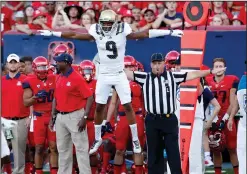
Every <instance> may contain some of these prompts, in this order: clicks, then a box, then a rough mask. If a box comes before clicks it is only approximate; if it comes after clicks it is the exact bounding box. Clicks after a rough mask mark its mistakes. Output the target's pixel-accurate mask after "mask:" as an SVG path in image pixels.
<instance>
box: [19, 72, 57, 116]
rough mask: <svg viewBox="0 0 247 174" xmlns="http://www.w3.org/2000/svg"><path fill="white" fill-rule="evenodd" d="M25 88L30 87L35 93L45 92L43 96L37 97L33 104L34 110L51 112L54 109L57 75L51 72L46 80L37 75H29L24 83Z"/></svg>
mask: <svg viewBox="0 0 247 174" xmlns="http://www.w3.org/2000/svg"><path fill="white" fill-rule="evenodd" d="M22 87H23V88H24V89H26V88H30V89H31V90H32V92H33V95H38V94H39V93H43V94H46V95H43V96H42V97H39V98H38V99H37V102H36V103H34V104H33V110H34V111H42V112H50V111H51V110H52V101H53V98H54V90H55V87H56V76H55V75H53V74H50V75H48V76H47V79H46V80H45V81H42V80H40V79H38V77H37V76H36V75H32V76H28V77H27V78H26V79H25V80H24V82H23V83H22Z"/></svg>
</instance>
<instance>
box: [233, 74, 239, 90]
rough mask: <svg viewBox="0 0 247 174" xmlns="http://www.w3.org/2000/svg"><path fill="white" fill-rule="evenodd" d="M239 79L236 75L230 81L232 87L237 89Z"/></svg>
mask: <svg viewBox="0 0 247 174" xmlns="http://www.w3.org/2000/svg"><path fill="white" fill-rule="evenodd" d="M238 84H239V79H238V78H237V77H236V78H235V79H234V81H233V83H232V88H235V89H238Z"/></svg>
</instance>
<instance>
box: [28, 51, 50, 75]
mask: <svg viewBox="0 0 247 174" xmlns="http://www.w3.org/2000/svg"><path fill="white" fill-rule="evenodd" d="M32 68H33V71H34V73H35V74H36V75H37V77H38V78H39V79H45V78H46V77H47V75H48V69H49V62H48V60H47V59H46V58H45V57H43V56H38V57H36V58H35V59H34V60H33V63H32Z"/></svg>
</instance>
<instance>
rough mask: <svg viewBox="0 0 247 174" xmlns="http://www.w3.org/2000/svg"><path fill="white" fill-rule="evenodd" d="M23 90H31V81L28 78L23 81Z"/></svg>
mask: <svg viewBox="0 0 247 174" xmlns="http://www.w3.org/2000/svg"><path fill="white" fill-rule="evenodd" d="M22 88H23V89H26V88H31V85H30V82H29V80H28V79H27V78H26V79H24V80H23V82H22Z"/></svg>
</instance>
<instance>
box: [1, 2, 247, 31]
mask: <svg viewBox="0 0 247 174" xmlns="http://www.w3.org/2000/svg"><path fill="white" fill-rule="evenodd" d="M184 4H185V2H176V1H171V2H162V1H155V2H135V1H129V2H118V1H114V2H110V1H108V2H97V1H95V2H91V1H88V2H76V1H69V2H65V1H63V2H55V1H48V2H39V1H33V2H17V1H15V2H14V1H7V2H2V7H1V11H2V12H1V13H2V27H1V29H2V31H3V32H5V31H8V30H11V29H12V30H17V31H21V32H25V33H27V34H32V31H31V30H40V29H62V28H64V29H72V30H73V29H87V30H88V29H89V28H90V26H91V25H92V24H94V23H97V22H98V17H99V14H100V12H101V11H102V10H105V9H112V10H114V11H115V12H116V13H117V14H118V20H119V21H124V22H127V23H129V24H130V25H131V28H132V30H133V31H142V30H146V29H151V28H153V29H163V28H164V29H165V28H174V29H191V28H194V27H192V26H191V25H190V24H189V23H187V22H185V21H184V19H183V6H184ZM202 25H209V26H229V25H233V26H240V25H246V3H245V2H237V1H228V2H223V1H215V2H210V11H209V15H208V18H207V20H205V21H204V23H202ZM2 34H3V33H2Z"/></svg>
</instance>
